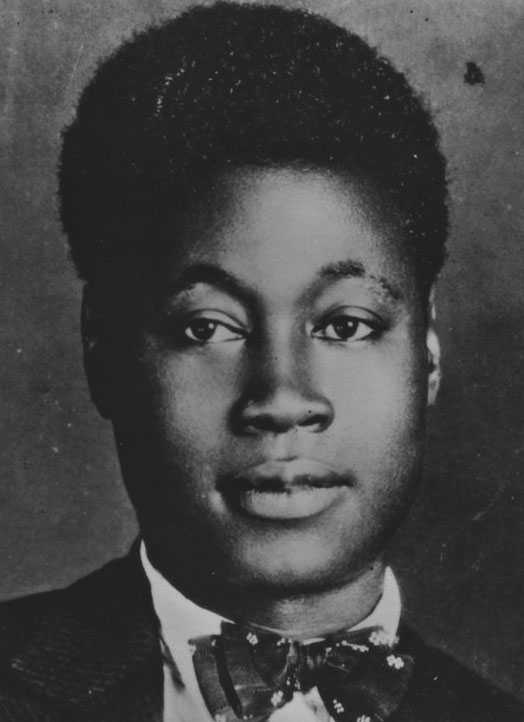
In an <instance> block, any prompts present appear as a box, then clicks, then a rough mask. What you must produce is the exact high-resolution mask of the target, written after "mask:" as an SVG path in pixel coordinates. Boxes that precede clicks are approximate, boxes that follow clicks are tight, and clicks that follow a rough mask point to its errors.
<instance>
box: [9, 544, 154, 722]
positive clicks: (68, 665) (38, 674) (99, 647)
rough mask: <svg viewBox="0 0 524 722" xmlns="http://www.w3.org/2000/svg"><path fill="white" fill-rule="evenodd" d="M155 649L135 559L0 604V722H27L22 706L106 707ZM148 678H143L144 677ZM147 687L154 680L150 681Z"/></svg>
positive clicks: (151, 618) (148, 605) (151, 664)
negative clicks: (21, 721) (22, 721)
mask: <svg viewBox="0 0 524 722" xmlns="http://www.w3.org/2000/svg"><path fill="white" fill-rule="evenodd" d="M158 659H159V657H158V642H157V627H156V619H155V617H154V614H153V611H152V605H151V602H150V597H149V589H148V586H147V581H146V580H145V578H144V575H143V572H142V570H141V567H140V565H139V563H138V559H137V558H136V555H133V554H132V555H130V556H129V557H126V558H123V559H119V560H115V561H113V562H110V563H109V564H108V565H106V566H105V567H103V568H102V569H100V570H97V571H96V572H93V573H92V574H90V575H89V576H87V577H85V578H83V579H81V580H80V581H78V582H76V583H74V584H72V585H71V586H69V587H67V588H65V589H61V590H56V591H50V592H45V593H42V594H35V595H32V596H28V597H24V598H20V599H16V600H12V601H8V602H4V603H2V604H0V722H3V719H4V717H2V710H3V709H4V708H5V709H8V710H10V709H11V707H13V709H15V710H16V712H14V713H12V714H11V712H9V713H8V715H7V719H13V720H18V719H25V717H24V716H23V715H22V716H21V710H22V708H25V707H26V706H27V705H28V704H29V705H32V706H33V707H34V709H35V710H36V709H38V714H36V713H35V714H34V716H33V717H28V719H40V718H42V719H44V718H45V717H43V716H42V714H41V713H40V709H48V708H49V709H54V707H55V706H56V705H59V706H60V707H64V705H65V706H66V707H68V706H70V707H71V709H73V708H74V709H75V711H78V710H81V709H82V710H83V709H84V707H85V708H86V709H87V708H94V707H95V706H96V705H97V704H106V703H107V700H108V699H109V698H110V697H111V695H112V694H113V692H114V690H117V689H122V688H123V686H125V685H126V684H127V681H128V680H129V679H131V678H132V677H135V676H141V677H143V678H145V675H146V673H145V671H144V670H146V669H151V670H152V672H151V674H153V672H155V673H156V672H157V671H158V670H157V667H158V665H159V661H158ZM146 676H147V675H146ZM149 683H150V685H152V684H153V683H154V680H152V679H151V675H149Z"/></svg>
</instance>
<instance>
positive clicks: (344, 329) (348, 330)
mask: <svg viewBox="0 0 524 722" xmlns="http://www.w3.org/2000/svg"><path fill="white" fill-rule="evenodd" d="M333 328H334V330H335V333H336V334H337V336H340V337H342V338H349V337H350V336H353V334H354V333H355V331H356V330H357V321H355V320H354V319H352V318H337V319H335V320H334V321H333Z"/></svg>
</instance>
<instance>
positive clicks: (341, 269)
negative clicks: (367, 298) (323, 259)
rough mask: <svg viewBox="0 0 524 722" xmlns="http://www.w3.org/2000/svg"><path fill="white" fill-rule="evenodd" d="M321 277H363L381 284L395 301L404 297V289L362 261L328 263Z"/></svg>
mask: <svg viewBox="0 0 524 722" xmlns="http://www.w3.org/2000/svg"><path fill="white" fill-rule="evenodd" d="M319 276H320V278H327V279H330V280H335V281H338V280H342V279H345V278H362V279H364V280H365V281H371V282H372V283H374V284H376V285H378V286H380V288H381V289H382V291H384V292H385V293H386V294H387V295H388V296H390V297H391V298H392V299H393V300H394V301H400V300H401V299H402V298H403V293H402V291H401V290H400V289H399V288H398V287H397V286H395V285H393V284H391V283H390V282H389V281H387V280H386V279H385V278H384V277H383V276H377V275H375V274H373V273H369V272H368V271H366V268H365V266H364V265H363V264H362V263H361V262H360V261H352V260H348V261H337V262H336V263H328V264H326V265H325V266H322V268H321V269H320V272H319Z"/></svg>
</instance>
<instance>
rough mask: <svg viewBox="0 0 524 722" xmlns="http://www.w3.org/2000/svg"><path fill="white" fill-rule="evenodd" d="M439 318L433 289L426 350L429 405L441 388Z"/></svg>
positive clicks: (435, 398)
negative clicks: (437, 326)
mask: <svg viewBox="0 0 524 722" xmlns="http://www.w3.org/2000/svg"><path fill="white" fill-rule="evenodd" d="M436 318H437V314H436V310H435V289H434V288H432V289H431V293H430V295H429V301H428V329H427V331H426V352H427V368H428V406H432V405H433V404H434V403H435V401H436V400H437V394H438V390H439V388H440V379H441V367H440V342H439V340H438V336H437V332H436V330H435V321H436Z"/></svg>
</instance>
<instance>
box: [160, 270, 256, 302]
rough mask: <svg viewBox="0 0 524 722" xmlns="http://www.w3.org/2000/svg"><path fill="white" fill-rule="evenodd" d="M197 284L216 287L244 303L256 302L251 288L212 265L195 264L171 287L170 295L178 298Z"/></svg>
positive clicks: (183, 272)
mask: <svg viewBox="0 0 524 722" xmlns="http://www.w3.org/2000/svg"><path fill="white" fill-rule="evenodd" d="M197 283H207V284H209V285H210V286H215V287H216V288H218V289H220V290H222V291H225V292H226V293H228V294H229V295H231V296H234V297H235V298H237V299H238V300H239V301H242V302H244V303H248V304H253V303H254V302H255V300H256V295H257V294H256V293H255V292H254V291H253V290H252V289H251V288H249V286H247V285H246V284H245V283H243V282H242V281H241V280H240V279H239V278H237V277H236V276H234V275H233V274H232V273H229V272H228V271H225V270H224V269H223V268H220V266H214V265H213V264H210V263H195V264H194V265H192V266H189V267H188V268H186V269H185V270H184V271H182V273H181V274H180V276H178V278H177V279H176V280H175V281H174V282H173V283H171V284H170V285H169V290H168V294H169V296H176V295H178V294H180V293H183V292H184V291H189V290H190V289H191V288H192V287H193V286H196V284H197Z"/></svg>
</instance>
